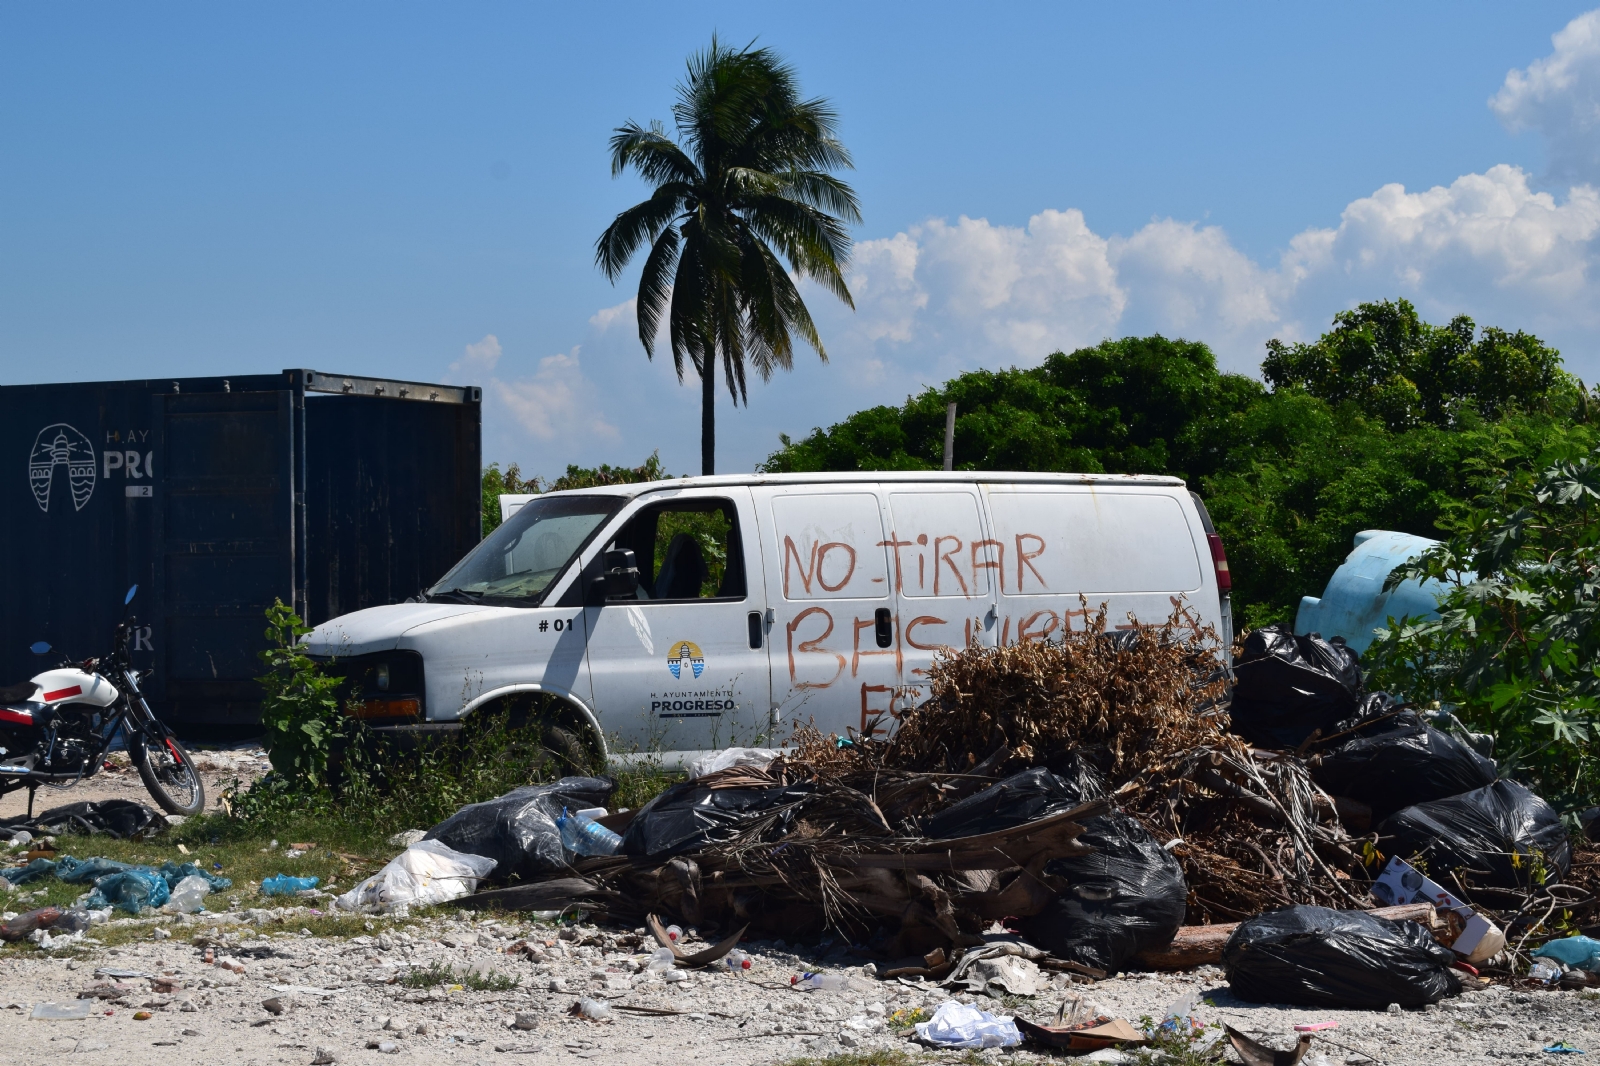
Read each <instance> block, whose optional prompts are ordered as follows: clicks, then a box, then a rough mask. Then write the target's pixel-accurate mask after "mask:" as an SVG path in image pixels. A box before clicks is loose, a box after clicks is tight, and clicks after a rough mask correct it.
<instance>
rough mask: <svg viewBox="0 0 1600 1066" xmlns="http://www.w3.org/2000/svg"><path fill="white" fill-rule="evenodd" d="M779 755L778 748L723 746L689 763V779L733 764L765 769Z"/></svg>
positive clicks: (691, 779)
mask: <svg viewBox="0 0 1600 1066" xmlns="http://www.w3.org/2000/svg"><path fill="white" fill-rule="evenodd" d="M777 757H778V749H777V748H723V749H722V750H721V751H714V752H712V753H711V754H710V755H702V756H700V758H698V759H696V760H695V761H694V762H692V763H690V764H689V780H690V781H693V780H695V779H696V778H700V777H705V776H706V775H707V774H714V773H716V772H717V771H718V770H726V769H728V768H729V767H733V766H749V767H752V768H753V769H756V770H765V769H766V768H767V767H768V765H770V764H771V762H772V760H773V759H776V758H777Z"/></svg>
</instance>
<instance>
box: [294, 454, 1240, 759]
mask: <svg viewBox="0 0 1600 1066" xmlns="http://www.w3.org/2000/svg"><path fill="white" fill-rule="evenodd" d="M1229 585H1230V583H1229V580H1228V572H1227V562H1226V560H1225V558H1224V557H1223V554H1222V546H1221V542H1220V541H1219V540H1218V539H1217V537H1216V535H1215V530H1214V529H1213V528H1212V526H1211V521H1210V518H1209V517H1208V516H1207V515H1206V513H1205V508H1204V506H1203V505H1202V504H1201V503H1200V501H1199V497H1197V496H1194V495H1193V494H1192V493H1190V492H1188V491H1187V490H1186V489H1185V488H1184V483H1183V482H1182V481H1180V480H1178V479H1177V478H1170V477H1148V476H1114V475H1085V474H1009V473H1007V474H1001V473H923V472H918V473H907V474H899V473H887V472H884V473H863V474H783V475H748V476H731V477H722V476H718V477H696V478H684V479H682V480H678V481H656V482H649V483H646V484H638V485H617V486H611V487H607V488H597V489H583V490H579V491H573V492H552V493H547V494H545V495H541V496H537V497H534V498H533V499H531V500H529V501H527V502H526V503H525V504H523V506H521V507H520V508H518V509H517V510H516V511H515V512H514V513H512V514H511V516H510V518H509V519H508V520H507V521H506V522H505V523H504V524H503V525H501V526H500V527H499V528H498V529H496V530H495V531H494V532H493V533H491V534H490V535H489V536H488V537H487V538H485V540H484V541H483V543H481V544H479V545H478V547H476V548H475V549H473V550H472V552H470V553H469V554H468V555H467V556H466V558H464V559H462V560H461V562H460V563H458V564H457V565H456V567H455V568H454V569H453V570H451V571H450V572H449V573H448V574H446V575H445V576H444V577H443V578H442V579H441V580H440V581H439V583H438V584H436V585H435V586H434V587H433V588H431V589H429V590H428V591H427V593H426V594H425V595H424V597H423V602H416V603H404V604H396V605H394V606H390V607H374V608H370V609H368V610H364V611H357V612H355V613H354V614H348V615H344V616H342V617H340V618H335V619H333V620H332V621H329V622H326V623H324V624H323V625H320V626H318V627H317V628H316V630H315V631H314V632H313V633H312V634H311V635H310V636H309V637H308V638H307V643H308V645H309V648H308V650H309V652H310V653H311V654H313V655H315V656H318V657H325V658H333V659H336V660H338V661H339V663H340V669H341V672H345V673H346V675H347V676H349V677H351V678H352V679H353V681H354V683H355V684H356V685H358V686H359V688H360V691H361V693H362V695H363V697H364V702H363V703H362V704H361V706H360V708H359V713H360V714H361V715H362V716H363V717H366V718H368V719H369V721H370V724H371V725H372V726H373V727H374V728H379V729H396V730H406V731H418V730H420V731H435V730H447V729H455V728H460V727H461V723H462V722H463V721H464V720H470V716H472V715H474V714H476V713H478V712H481V711H484V710H486V709H490V708H506V709H511V710H513V711H514V712H516V711H517V710H518V709H519V708H520V713H522V714H525V715H526V714H530V713H531V714H536V715H539V716H540V717H542V718H544V719H545V720H546V721H547V723H548V724H551V725H560V726H562V727H564V729H565V730H566V731H568V732H569V733H577V734H580V735H581V736H582V740H583V742H584V743H585V744H586V745H587V746H588V747H590V748H591V749H594V750H597V751H598V752H601V753H608V754H613V753H615V754H622V753H627V752H633V751H646V750H647V751H660V752H665V753H668V758H669V761H673V762H676V761H678V760H680V759H683V758H687V757H690V756H691V755H693V754H698V753H700V752H703V751H707V750H712V749H716V748H721V747H725V746H728V745H730V744H750V743H754V742H757V741H758V740H762V739H767V738H776V739H779V740H781V739H782V738H783V737H786V736H787V735H788V733H789V731H790V730H791V729H792V727H793V726H794V725H796V724H802V723H805V722H808V721H814V722H815V723H816V725H817V726H818V727H819V728H821V729H822V730H823V731H824V732H829V731H831V732H838V733H840V734H844V733H845V732H846V730H855V731H857V732H860V731H862V730H866V729H870V728H880V729H881V728H884V727H886V726H889V725H892V721H893V719H894V717H895V716H897V715H900V714H902V713H903V712H905V711H906V710H908V709H909V708H911V707H914V706H916V705H917V704H918V703H920V702H921V701H922V700H923V699H925V698H926V696H927V692H928V671H929V669H930V667H931V666H932V663H933V659H934V655H935V654H936V653H937V652H938V651H939V650H940V649H941V648H946V647H955V648H960V647H964V646H966V645H967V644H968V643H969V642H970V641H978V642H980V643H981V644H984V645H987V646H995V645H997V644H998V645H1003V644H1009V643H1012V642H1015V641H1025V640H1050V639H1052V638H1053V637H1057V636H1058V635H1059V634H1061V633H1063V632H1064V631H1065V630H1066V629H1067V628H1068V627H1071V626H1078V627H1082V626H1083V624H1084V621H1083V616H1084V613H1085V612H1084V608H1083V604H1082V602H1081V600H1080V595H1081V596H1082V597H1083V598H1086V599H1087V601H1088V605H1089V610H1090V611H1095V610H1098V608H1099V606H1100V604H1101V603H1106V604H1107V605H1108V607H1109V612H1110V621H1111V622H1112V623H1113V624H1122V625H1126V624H1127V619H1128V617H1129V616H1130V615H1132V616H1134V617H1136V618H1138V619H1140V620H1142V621H1146V622H1159V621H1161V620H1164V619H1165V618H1167V616H1168V615H1170V614H1171V612H1172V609H1173V606H1174V605H1175V604H1177V603H1180V602H1183V603H1187V605H1188V606H1189V607H1190V608H1191V609H1192V610H1193V611H1194V612H1195V613H1196V614H1197V615H1198V616H1199V617H1200V618H1201V620H1202V621H1204V622H1206V623H1208V624H1210V625H1211V626H1213V627H1214V628H1215V630H1216V632H1217V633H1218V634H1219V636H1220V637H1221V638H1222V640H1223V646H1224V647H1227V646H1228V644H1230V643H1231V641H1232V622H1231V618H1230V617H1229V607H1228V594H1227V591H1228V588H1229Z"/></svg>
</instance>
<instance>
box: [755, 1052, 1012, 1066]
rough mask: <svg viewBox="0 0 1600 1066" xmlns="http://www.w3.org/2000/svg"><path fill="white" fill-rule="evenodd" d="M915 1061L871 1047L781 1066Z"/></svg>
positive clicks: (895, 1065)
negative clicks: (866, 1049) (868, 1049)
mask: <svg viewBox="0 0 1600 1066" xmlns="http://www.w3.org/2000/svg"><path fill="white" fill-rule="evenodd" d="M917 1061H918V1060H917V1059H914V1058H912V1057H911V1056H910V1055H908V1054H906V1053H905V1052H904V1051H901V1050H899V1049H898V1048H873V1049H871V1050H870V1051H845V1052H841V1053H840V1054H838V1055H829V1056H828V1057H827V1058H822V1059H817V1058H803V1059H789V1060H787V1061H785V1062H784V1063H782V1064H781V1066H912V1063H915V1062H917ZM978 1061H979V1062H981V1061H983V1060H982V1059H979V1060H978Z"/></svg>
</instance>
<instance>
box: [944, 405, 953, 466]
mask: <svg viewBox="0 0 1600 1066" xmlns="http://www.w3.org/2000/svg"><path fill="white" fill-rule="evenodd" d="M944 468H945V469H946V470H954V469H955V468H956V405H955V404H953V403H951V404H946V405H945V409H944Z"/></svg>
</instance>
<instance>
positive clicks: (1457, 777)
mask: <svg viewBox="0 0 1600 1066" xmlns="http://www.w3.org/2000/svg"><path fill="white" fill-rule="evenodd" d="M1499 776H1500V773H1499V769H1498V768H1497V767H1496V766H1495V763H1494V760H1493V759H1486V758H1484V757H1483V756H1482V755H1479V754H1478V753H1477V752H1475V751H1473V750H1472V749H1471V748H1470V747H1468V746H1467V745H1465V744H1463V743H1462V742H1461V741H1459V740H1457V739H1456V738H1455V737H1452V736H1450V735H1449V734H1447V733H1441V732H1440V731H1439V730H1437V729H1434V728H1433V727H1432V726H1428V725H1424V724H1423V721H1422V719H1421V718H1420V717H1418V716H1417V714H1416V713H1415V712H1412V711H1402V712H1401V713H1399V714H1397V715H1395V716H1394V717H1393V718H1388V719H1385V720H1384V721H1382V722H1380V723H1377V724H1375V725H1374V726H1372V727H1371V732H1370V733H1367V734H1366V735H1362V736H1357V737H1355V738H1353V739H1351V740H1348V741H1346V742H1345V743H1343V744H1341V745H1340V746H1339V747H1337V748H1335V749H1334V750H1333V751H1330V752H1328V753H1326V754H1324V755H1323V756H1322V757H1321V759H1320V762H1314V763H1313V764H1312V768H1311V777H1312V779H1313V780H1314V781H1316V783H1317V784H1318V785H1321V786H1322V787H1323V788H1324V789H1326V790H1327V791H1328V792H1330V793H1331V794H1333V795H1335V796H1346V797H1349V798H1350V799H1353V800H1360V801H1361V802H1362V803H1365V804H1367V805H1368V806H1370V807H1371V808H1372V817H1373V818H1374V819H1375V820H1382V819H1384V818H1387V817H1388V816H1389V815H1391V814H1393V813H1394V812H1395V811H1398V810H1399V809H1400V808H1402V807H1410V806H1412V805H1413V804H1416V803H1426V802H1428V801H1429V800H1436V799H1444V798H1445V797H1447V796H1458V795H1460V794H1461V793H1463V792H1470V791H1472V790H1473V789H1476V788H1482V787H1484V786H1485V785H1489V784H1493V783H1494V780H1495V778H1497V777H1499Z"/></svg>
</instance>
